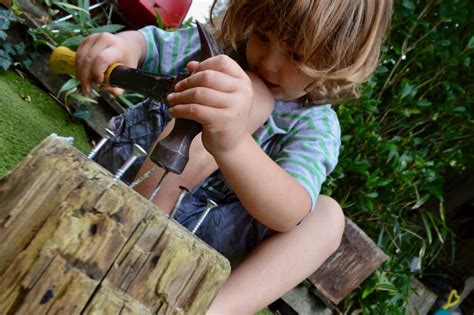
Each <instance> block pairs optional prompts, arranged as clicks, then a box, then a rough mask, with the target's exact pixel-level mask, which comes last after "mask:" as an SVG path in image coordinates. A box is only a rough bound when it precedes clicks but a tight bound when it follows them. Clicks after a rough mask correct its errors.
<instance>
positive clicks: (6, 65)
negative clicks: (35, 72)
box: [0, 50, 12, 70]
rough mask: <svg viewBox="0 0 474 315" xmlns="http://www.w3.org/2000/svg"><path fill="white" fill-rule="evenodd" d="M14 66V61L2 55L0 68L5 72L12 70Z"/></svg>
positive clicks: (0, 56)
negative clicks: (11, 67)
mask: <svg viewBox="0 0 474 315" xmlns="http://www.w3.org/2000/svg"><path fill="white" fill-rule="evenodd" d="M1 51H3V50H0V52H1ZM11 64H12V60H11V59H10V58H9V57H8V56H6V57H4V56H2V55H0V68H2V69H3V70H7V69H8V68H10V66H11Z"/></svg>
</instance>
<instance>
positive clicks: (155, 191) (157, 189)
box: [148, 171, 169, 202]
mask: <svg viewBox="0 0 474 315" xmlns="http://www.w3.org/2000/svg"><path fill="white" fill-rule="evenodd" d="M168 173H169V171H166V172H165V173H164V174H163V175H162V176H161V178H160V180H159V181H158V184H157V185H156V187H155V189H154V190H153V192H152V193H151V195H150V197H148V200H149V201H151V202H153V199H155V196H156V194H157V193H158V192H159V191H160V188H161V183H163V180H164V179H165V177H166V175H168Z"/></svg>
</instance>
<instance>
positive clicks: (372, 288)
mask: <svg viewBox="0 0 474 315" xmlns="http://www.w3.org/2000/svg"><path fill="white" fill-rule="evenodd" d="M374 289H375V287H367V288H365V290H364V291H363V292H362V299H365V298H366V297H367V296H368V295H370V293H372V292H373V291H374Z"/></svg>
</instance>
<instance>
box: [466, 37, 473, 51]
mask: <svg viewBox="0 0 474 315" xmlns="http://www.w3.org/2000/svg"><path fill="white" fill-rule="evenodd" d="M466 48H467V49H473V48H474V36H472V37H471V39H470V40H469V42H468V43H467V47H466Z"/></svg>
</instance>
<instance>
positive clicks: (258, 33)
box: [253, 31, 270, 43]
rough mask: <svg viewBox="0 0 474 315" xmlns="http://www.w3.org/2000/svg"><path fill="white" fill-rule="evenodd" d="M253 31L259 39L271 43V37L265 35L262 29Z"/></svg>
mask: <svg viewBox="0 0 474 315" xmlns="http://www.w3.org/2000/svg"><path fill="white" fill-rule="evenodd" d="M253 33H254V35H255V36H256V37H257V38H258V40H259V41H261V42H263V43H269V42H270V38H268V36H267V35H265V34H264V33H262V32H260V31H254V32H253Z"/></svg>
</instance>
